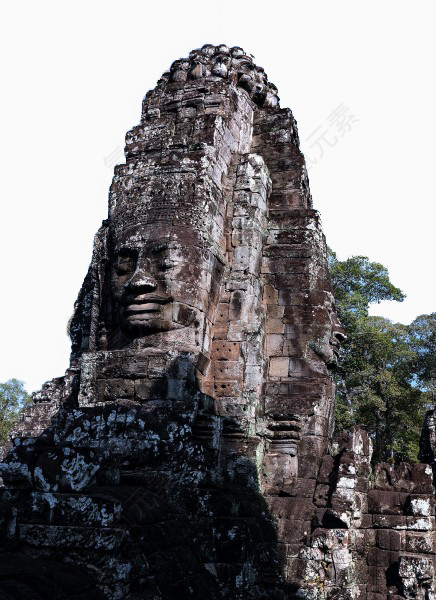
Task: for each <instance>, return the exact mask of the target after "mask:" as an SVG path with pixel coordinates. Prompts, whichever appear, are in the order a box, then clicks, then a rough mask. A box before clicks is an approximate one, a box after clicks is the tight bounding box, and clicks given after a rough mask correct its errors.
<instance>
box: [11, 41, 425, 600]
mask: <svg viewBox="0 0 436 600" xmlns="http://www.w3.org/2000/svg"><path fill="white" fill-rule="evenodd" d="M125 154H126V164H123V165H119V166H117V167H116V169H115V175H114V179H113V183H112V186H111V191H110V196H109V213H108V218H107V219H106V220H105V221H103V223H102V226H101V228H100V230H99V231H98V233H97V235H96V237H95V244H94V252H93V257H92V261H91V265H90V268H89V271H88V274H87V276H86V278H85V280H84V283H83V286H82V289H81V291H80V293H79V296H78V299H77V302H76V305H75V314H74V318H73V320H72V323H71V340H72V352H71V361H70V366H69V368H68V370H67V372H66V375H65V377H64V378H58V379H56V380H53V382H50V383H49V384H46V386H45V387H44V388H43V390H42V391H41V392H40V393H38V394H37V395H36V396H35V404H34V406H33V407H32V408H31V410H30V411H29V412H28V413H26V414H25V415H24V417H23V421H22V422H21V423H20V424H19V427H18V428H17V431H16V432H15V435H14V439H13V441H12V442H11V447H10V449H9V452H8V454H7V456H6V458H5V459H4V463H3V464H2V465H1V475H2V477H3V488H1V503H0V523H1V532H2V533H1V535H2V537H1V548H2V550H1V555H0V556H1V562H0V598H2V599H3V598H4V599H9V598H34V599H37V598H44V599H47V598H53V599H55V598H88V597H89V598H91V597H92V598H110V599H113V600H115V599H122V598H132V599H133V598H144V599H149V600H172V599H180V600H182V599H185V598H192V599H198V600H200V599H204V598H206V597H207V598H211V599H217V600H218V599H220V598H226V599H232V600H233V599H241V600H242V599H244V600H245V599H262V598H263V599H273V598H275V599H277V600H284V599H287V598H308V599H311V598H312V599H315V598H317V599H318V598H319V599H326V600H327V599H332V600H333V598H336V599H340V598H343V599H346V598H350V599H351V598H361V599H362V600H364V599H367V600H370V599H371V600H375V599H380V600H381V599H386V598H395V599H398V600H399V599H400V598H419V599H421V598H422V599H427V600H430V599H432V598H434V597H435V596H434V591H433V590H434V577H435V576H434V572H435V569H434V567H435V565H434V560H435V550H434V544H435V534H434V525H435V523H434V502H433V494H434V487H433V481H432V468H431V465H432V464H434V443H435V438H434V419H433V417H432V415H430V416H428V418H427V421H426V423H427V425H426V429H425V431H424V433H423V440H424V442H423V448H424V450H423V451H422V452H423V453H422V457H421V460H422V461H423V464H416V465H401V466H399V467H396V468H394V467H392V466H390V465H384V464H383V465H376V466H375V468H373V469H371V465H370V454H371V451H370V442H369V440H368V437H367V435H366V433H365V432H364V431H362V430H360V429H354V430H353V431H352V432H350V433H349V434H344V436H343V437H342V439H341V440H340V442H339V443H336V444H332V434H333V427H334V422H333V414H334V394H335V390H334V384H333V380H332V369H333V368H334V366H335V364H336V361H337V355H338V350H339V345H340V342H341V340H343V338H344V332H343V330H342V328H341V325H340V323H339V322H338V320H337V317H336V313H335V307H334V300H333V296H332V292H331V286H330V281H329V275H328V270H327V260H326V246H325V241H324V238H323V235H322V230H321V224H320V219H319V215H318V213H317V212H316V211H315V210H313V208H312V202H311V196H310V193H309V186H308V180H307V175H306V169H305V163H304V158H303V156H302V154H301V152H300V150H299V141H298V134H297V128H296V123H295V120H294V118H293V116H292V113H291V111H290V110H289V109H281V108H280V107H279V99H278V96H277V89H276V88H275V86H273V85H272V84H271V83H269V82H268V80H267V77H266V74H265V72H264V71H263V69H262V68H260V67H258V66H256V65H255V64H254V62H253V57H252V56H250V55H247V54H246V53H245V52H244V51H243V50H242V49H241V48H236V47H235V48H228V47H227V46H224V45H221V46H212V45H206V46H203V48H201V49H199V50H194V51H193V52H191V53H190V55H189V57H188V58H186V59H181V60H177V61H175V62H174V63H173V65H172V66H171V69H170V71H169V72H167V73H164V75H163V76H162V78H161V79H160V80H159V82H158V84H157V86H156V88H155V89H154V90H152V91H151V92H148V93H147V95H146V97H145V99H144V102H143V109H142V118H141V123H140V124H139V125H138V126H137V127H135V128H134V129H132V131H130V132H128V134H127V136H126V150H125ZM432 419H433V420H432ZM424 463H425V464H424Z"/></svg>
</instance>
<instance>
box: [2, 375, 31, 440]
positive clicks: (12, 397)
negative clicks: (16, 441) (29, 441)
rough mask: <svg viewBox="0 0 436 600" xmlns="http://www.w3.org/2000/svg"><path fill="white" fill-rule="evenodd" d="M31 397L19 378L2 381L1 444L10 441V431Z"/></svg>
mask: <svg viewBox="0 0 436 600" xmlns="http://www.w3.org/2000/svg"><path fill="white" fill-rule="evenodd" d="M30 402H31V397H30V396H29V394H28V393H27V392H26V390H25V389H24V384H23V382H22V381H19V380H18V379H9V381H6V382H5V383H0V446H2V445H3V444H5V443H6V442H7V441H8V436H9V432H10V431H11V429H12V428H13V426H14V425H15V423H16V422H17V420H18V417H19V415H20V412H21V411H22V410H23V408H24V407H25V406H26V405H27V404H29V403H30Z"/></svg>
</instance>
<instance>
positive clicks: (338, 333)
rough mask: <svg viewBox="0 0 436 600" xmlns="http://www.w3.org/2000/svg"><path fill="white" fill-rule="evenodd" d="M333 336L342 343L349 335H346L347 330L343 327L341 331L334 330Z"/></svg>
mask: <svg viewBox="0 0 436 600" xmlns="http://www.w3.org/2000/svg"><path fill="white" fill-rule="evenodd" d="M333 337H334V338H335V339H336V340H337V341H338V342H339V343H340V344H342V343H343V342H345V340H346V339H347V336H346V335H345V331H344V330H343V329H341V330H340V331H338V330H335V331H333Z"/></svg>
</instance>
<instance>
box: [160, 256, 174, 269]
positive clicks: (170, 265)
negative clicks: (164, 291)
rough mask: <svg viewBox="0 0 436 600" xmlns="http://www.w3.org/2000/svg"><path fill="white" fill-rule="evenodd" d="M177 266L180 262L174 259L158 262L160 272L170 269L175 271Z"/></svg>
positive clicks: (162, 259) (164, 259) (163, 259)
mask: <svg viewBox="0 0 436 600" xmlns="http://www.w3.org/2000/svg"><path fill="white" fill-rule="evenodd" d="M177 264H178V262H177V261H176V260H174V259H173V258H169V257H166V258H161V259H160V260H159V262H158V268H159V270H160V271H169V270H170V269H174V267H176V266H177Z"/></svg>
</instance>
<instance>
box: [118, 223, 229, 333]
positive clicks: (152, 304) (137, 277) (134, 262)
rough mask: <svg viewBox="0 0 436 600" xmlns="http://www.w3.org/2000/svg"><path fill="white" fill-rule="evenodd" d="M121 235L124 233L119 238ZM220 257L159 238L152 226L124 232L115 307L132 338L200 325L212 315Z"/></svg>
mask: <svg viewBox="0 0 436 600" xmlns="http://www.w3.org/2000/svg"><path fill="white" fill-rule="evenodd" d="M120 237H121V236H120ZM216 262H217V261H216V259H215V257H214V256H213V255H212V253H211V252H210V251H208V250H204V249H202V248H201V247H200V246H197V245H195V244H194V243H191V244H186V245H183V246H182V244H181V243H180V242H179V241H178V240H177V239H174V240H172V239H156V230H155V228H154V230H153V228H152V227H150V226H145V227H144V228H142V229H140V228H138V229H137V230H135V231H133V232H131V233H130V234H129V235H123V236H122V239H120V240H118V241H117V242H116V244H115V248H114V251H113V255H112V259H111V265H110V269H111V272H110V287H111V295H112V302H113V307H114V311H115V313H116V315H117V322H118V324H119V327H120V329H121V331H122V332H123V333H124V334H126V335H127V336H129V337H133V338H135V337H143V336H146V335H150V334H153V333H158V332H163V331H170V330H172V329H179V328H182V327H189V326H196V325H198V324H200V323H202V322H203V320H204V316H205V315H207V312H208V308H209V301H210V299H211V288H212V279H213V278H214V275H215V277H216V268H214V267H216V264H215V263H216Z"/></svg>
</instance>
